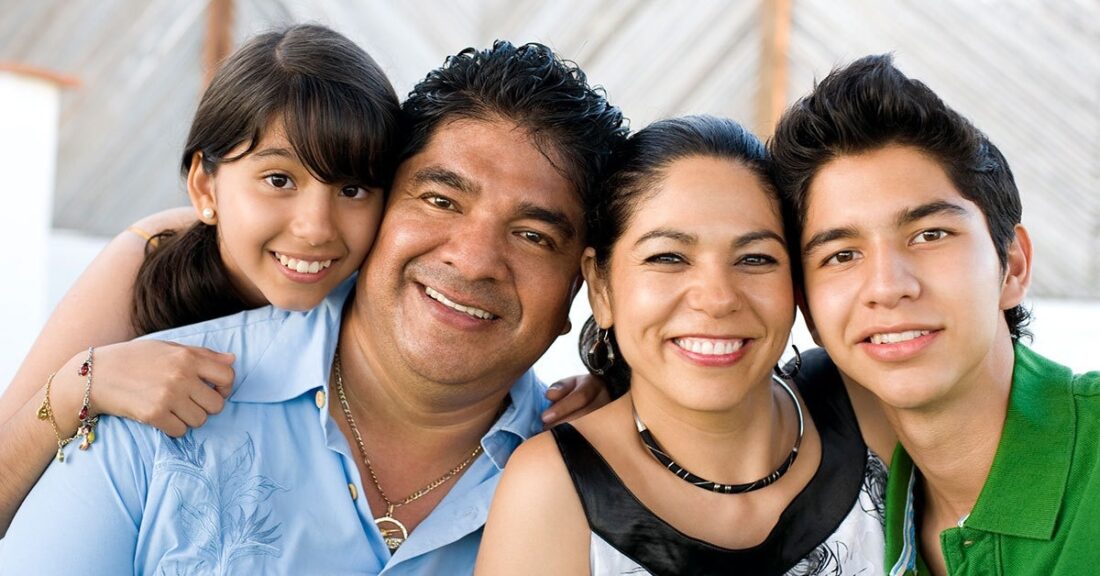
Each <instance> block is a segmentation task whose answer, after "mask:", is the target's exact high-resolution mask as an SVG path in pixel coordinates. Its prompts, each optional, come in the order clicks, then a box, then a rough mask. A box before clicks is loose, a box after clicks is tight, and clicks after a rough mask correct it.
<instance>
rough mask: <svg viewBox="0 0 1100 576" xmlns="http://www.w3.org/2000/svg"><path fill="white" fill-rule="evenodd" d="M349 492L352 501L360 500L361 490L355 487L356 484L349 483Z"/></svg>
mask: <svg viewBox="0 0 1100 576" xmlns="http://www.w3.org/2000/svg"><path fill="white" fill-rule="evenodd" d="M348 492H351V499H352V500H358V499H359V489H358V488H356V487H355V484H352V483H350V482H349V483H348Z"/></svg>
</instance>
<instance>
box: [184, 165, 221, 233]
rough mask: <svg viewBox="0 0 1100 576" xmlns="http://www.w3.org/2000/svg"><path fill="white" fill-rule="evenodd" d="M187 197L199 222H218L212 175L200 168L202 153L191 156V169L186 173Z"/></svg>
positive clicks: (212, 223) (216, 200)
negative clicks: (196, 213)
mask: <svg viewBox="0 0 1100 576" xmlns="http://www.w3.org/2000/svg"><path fill="white" fill-rule="evenodd" d="M187 196H188V197H189V198H190V199H191V205H192V206H194V207H195V212H198V214H199V220H202V221H203V222H204V223H206V224H210V225H214V224H216V223H217V222H218V211H217V208H218V199H217V196H216V194H215V190H214V175H213V174H208V173H207V172H206V170H203V168H202V152H198V151H196V152H195V153H194V154H192V155H191V168H190V169H189V170H188V171H187Z"/></svg>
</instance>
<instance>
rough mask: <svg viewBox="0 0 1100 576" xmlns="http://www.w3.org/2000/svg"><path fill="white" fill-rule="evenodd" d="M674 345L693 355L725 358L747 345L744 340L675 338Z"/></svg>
mask: <svg viewBox="0 0 1100 576" xmlns="http://www.w3.org/2000/svg"><path fill="white" fill-rule="evenodd" d="M672 343H673V344H676V345H677V346H679V347H680V348H683V349H684V350H687V351H688V352H691V353H693V354H702V355H704V356H723V355H726V354H733V353H734V352H736V351H738V350H740V349H741V347H742V346H744V345H745V341H744V340H740V339H738V340H712V339H709V338H674V339H673V340H672Z"/></svg>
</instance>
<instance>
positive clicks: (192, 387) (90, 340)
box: [0, 209, 233, 535]
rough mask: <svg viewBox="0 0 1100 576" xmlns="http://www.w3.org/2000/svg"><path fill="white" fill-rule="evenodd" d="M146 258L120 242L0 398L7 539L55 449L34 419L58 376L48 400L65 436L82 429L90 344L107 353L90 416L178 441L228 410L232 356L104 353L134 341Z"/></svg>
mask: <svg viewBox="0 0 1100 576" xmlns="http://www.w3.org/2000/svg"><path fill="white" fill-rule="evenodd" d="M193 220H194V215H193V211H192V210H191V209H177V210H169V211H166V212H162V213H160V214H157V215H155V216H152V217H149V218H146V219H145V220H143V221H141V222H138V223H137V224H136V226H137V227H139V228H141V229H142V230H146V231H150V232H153V231H160V230H164V229H166V228H173V227H176V226H179V225H183V224H186V222H187V221H193ZM144 255H145V240H144V239H143V238H141V237H139V236H138V235H136V234H134V233H133V232H123V233H122V234H119V235H118V236H117V237H115V238H114V240H112V241H111V242H110V243H109V244H108V245H107V247H106V248H104V249H103V251H102V252H101V253H100V254H99V255H98V256H97V257H96V259H95V260H94V261H93V262H92V263H91V265H89V267H88V269H87V270H85V271H84V273H83V274H82V275H81V276H80V278H79V279H77V281H76V282H75V283H74V284H73V286H72V288H70V289H69V291H68V293H66V295H65V297H64V298H63V299H62V300H61V302H60V303H58V305H57V308H55V309H54V312H53V314H51V315H50V318H49V320H47V322H46V325H45V327H44V328H43V329H42V332H41V333H40V334H39V335H38V338H37V340H35V343H34V345H33V346H32V347H31V350H30V352H29V353H28V354H27V357H26V358H25V359H24V361H23V364H22V365H21V366H20V367H19V370H18V372H16V375H15V378H14V379H13V380H12V381H11V383H10V384H9V386H8V388H7V389H6V390H5V391H4V394H3V396H0V437H3V438H4V442H2V443H0V470H4V474H0V535H2V534H4V533H5V532H6V531H7V527H8V525H9V524H10V522H11V518H12V516H14V514H15V511H16V510H17V509H18V508H19V504H20V503H21V502H22V501H23V499H24V498H25V497H26V495H27V493H28V492H29V491H30V489H31V487H32V486H33V485H34V483H35V482H36V481H37V480H38V478H39V476H41V474H42V471H43V470H45V468H46V466H47V465H49V463H50V460H51V459H52V457H53V455H54V454H55V453H56V452H57V439H56V437H55V435H54V431H53V428H52V427H51V426H50V424H49V423H48V422H43V421H40V420H38V418H37V415H36V413H37V411H38V407H39V406H40V405H41V403H42V399H43V396H44V392H45V383H46V379H47V378H48V377H49V375H50V374H51V373H53V372H54V371H57V376H56V377H55V378H54V381H53V384H52V386H51V391H50V403H51V405H52V407H53V411H54V414H55V415H56V418H57V424H58V427H59V429H60V433H61V435H62V437H64V438H68V437H69V436H72V435H73V434H74V433H75V431H76V427H77V412H78V411H79V410H80V406H81V403H82V400H83V395H84V384H85V379H84V378H83V377H81V376H79V375H78V374H77V369H78V367H79V366H80V364H81V363H82V362H83V361H84V359H85V357H86V356H87V350H88V347H89V346H97V347H98V346H103V348H97V350H96V358H95V363H94V367H93V377H94V385H93V387H92V396H91V399H92V410H93V413H100V412H102V413H109V414H116V415H120V416H128V417H132V418H138V419H142V420H145V421H147V422H148V423H150V424H153V425H154V426H157V427H159V428H161V429H163V430H165V431H166V432H168V433H175V434H176V435H179V434H182V433H183V432H185V431H186V426H185V424H186V425H187V426H194V425H198V424H201V423H202V421H204V420H205V417H206V415H207V414H208V413H212V412H216V411H218V410H220V409H221V403H222V401H223V397H224V395H227V394H228V390H229V386H230V385H231V384H232V379H233V373H232V368H231V363H232V356H230V355H223V354H216V353H213V352H210V351H208V350H204V349H199V348H190V347H184V346H177V345H174V344H168V343H162V342H153V341H142V342H134V343H126V344H123V345H117V346H106V345H108V344H112V343H117V342H126V341H128V340H130V339H131V338H134V337H135V336H136V334H135V333H134V331H133V328H132V327H131V325H130V324H131V323H130V305H131V299H132V297H133V283H134V278H135V277H136V276H137V271H138V268H139V267H140V266H141V263H142V261H143V260H144ZM207 382H209V383H211V384H214V385H215V386H216V387H217V390H214V389H211V388H210V386H209V384H207ZM103 441H109V440H108V439H103ZM92 449H93V450H94V449H95V448H94V447H93V448H92Z"/></svg>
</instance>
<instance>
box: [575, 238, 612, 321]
mask: <svg viewBox="0 0 1100 576" xmlns="http://www.w3.org/2000/svg"><path fill="white" fill-rule="evenodd" d="M581 273H582V274H584V281H585V283H587V284H588V303H589V304H590V305H591V306H592V316H593V317H595V318H596V325H597V326H599V327H600V328H610V327H611V326H612V325H613V324H614V323H615V319H614V317H613V316H612V314H611V295H610V294H609V293H608V286H607V279H606V278H604V277H603V274H602V273H601V272H600V268H599V266H597V265H596V250H595V249H594V248H591V247H589V248H585V249H584V255H582V256H581Z"/></svg>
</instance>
